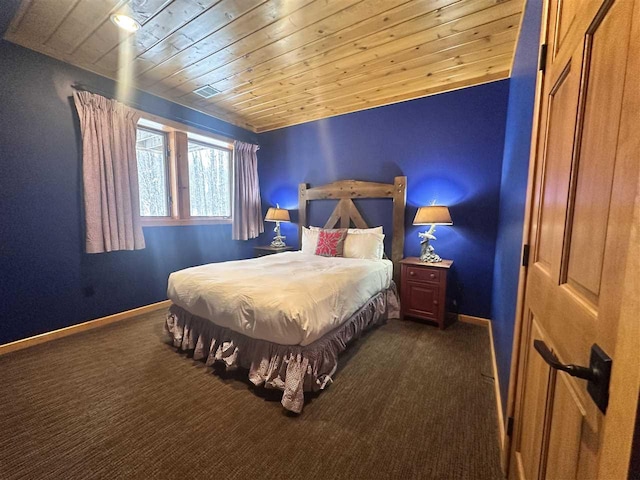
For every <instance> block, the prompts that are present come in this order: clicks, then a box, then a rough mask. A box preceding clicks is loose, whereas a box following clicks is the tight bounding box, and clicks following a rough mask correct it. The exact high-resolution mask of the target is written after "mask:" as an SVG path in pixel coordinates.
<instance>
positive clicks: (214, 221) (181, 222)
mask: <svg viewBox="0 0 640 480" xmlns="http://www.w3.org/2000/svg"><path fill="white" fill-rule="evenodd" d="M232 222H233V220H232V219H230V218H154V219H147V218H142V219H141V224H142V226H143V227H180V226H188V225H224V224H231V223H232Z"/></svg>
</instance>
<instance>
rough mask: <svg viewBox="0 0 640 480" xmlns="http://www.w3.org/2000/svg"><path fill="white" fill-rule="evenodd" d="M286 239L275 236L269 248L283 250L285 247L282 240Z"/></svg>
mask: <svg viewBox="0 0 640 480" xmlns="http://www.w3.org/2000/svg"><path fill="white" fill-rule="evenodd" d="M285 238H287V237H284V236H282V235H276V236H275V237H273V241H272V242H271V246H272V247H274V248H284V247H286V246H287V245H286V243H284V239H285Z"/></svg>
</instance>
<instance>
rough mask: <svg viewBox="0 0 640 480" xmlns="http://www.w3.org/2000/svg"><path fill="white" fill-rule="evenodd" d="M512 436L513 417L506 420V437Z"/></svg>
mask: <svg viewBox="0 0 640 480" xmlns="http://www.w3.org/2000/svg"><path fill="white" fill-rule="evenodd" d="M511 435H513V417H508V418H507V437H510V436H511Z"/></svg>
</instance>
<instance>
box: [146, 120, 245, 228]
mask: <svg viewBox="0 0 640 480" xmlns="http://www.w3.org/2000/svg"><path fill="white" fill-rule="evenodd" d="M138 113H139V115H140V120H138V127H140V128H142V129H144V130H152V131H157V132H158V133H161V132H164V133H165V134H166V137H165V138H166V140H167V146H168V152H167V164H168V166H169V169H168V170H169V172H168V173H169V175H168V184H169V189H168V193H169V199H168V202H169V210H170V216H167V217H142V216H141V217H140V219H141V222H142V226H143V227H154V226H158V227H160V226H177V225H215V224H229V223H232V221H233V214H234V201H233V177H234V175H235V171H234V159H233V156H234V150H233V140H232V139H229V138H226V137H222V136H219V135H215V134H212V133H209V132H206V131H204V130H201V129H198V128H195V127H191V126H188V125H184V124H181V123H178V122H174V121H172V120H168V119H164V118H161V117H158V116H155V115H151V114H148V113H146V112H141V111H138ZM189 141H193V142H196V143H203V144H206V145H210V146H212V147H215V148H220V149H224V150H228V151H229V152H230V154H231V155H230V162H231V165H230V168H231V175H230V176H229V181H230V183H231V185H230V188H229V194H230V196H231V198H230V203H231V216H230V217H192V216H191V212H190V206H189V200H190V196H189V156H188V142H189Z"/></svg>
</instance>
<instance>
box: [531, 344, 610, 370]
mask: <svg viewBox="0 0 640 480" xmlns="http://www.w3.org/2000/svg"><path fill="white" fill-rule="evenodd" d="M533 346H534V347H535V349H536V350H537V351H538V353H539V354H540V355H541V356H542V359H543V360H544V361H545V362H547V364H548V365H549V366H550V367H551V368H555V369H556V370H562V371H563V372H567V373H568V374H569V375H571V376H572V377H578V378H584V379H585V380H596V379H597V378H598V372H597V371H595V370H594V369H592V368H587V367H579V366H578V365H572V364H569V365H565V364H564V363H560V361H559V360H558V357H556V356H555V355H554V354H553V352H552V351H551V350H549V347H547V344H546V343H544V342H543V341H542V340H534V341H533Z"/></svg>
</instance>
